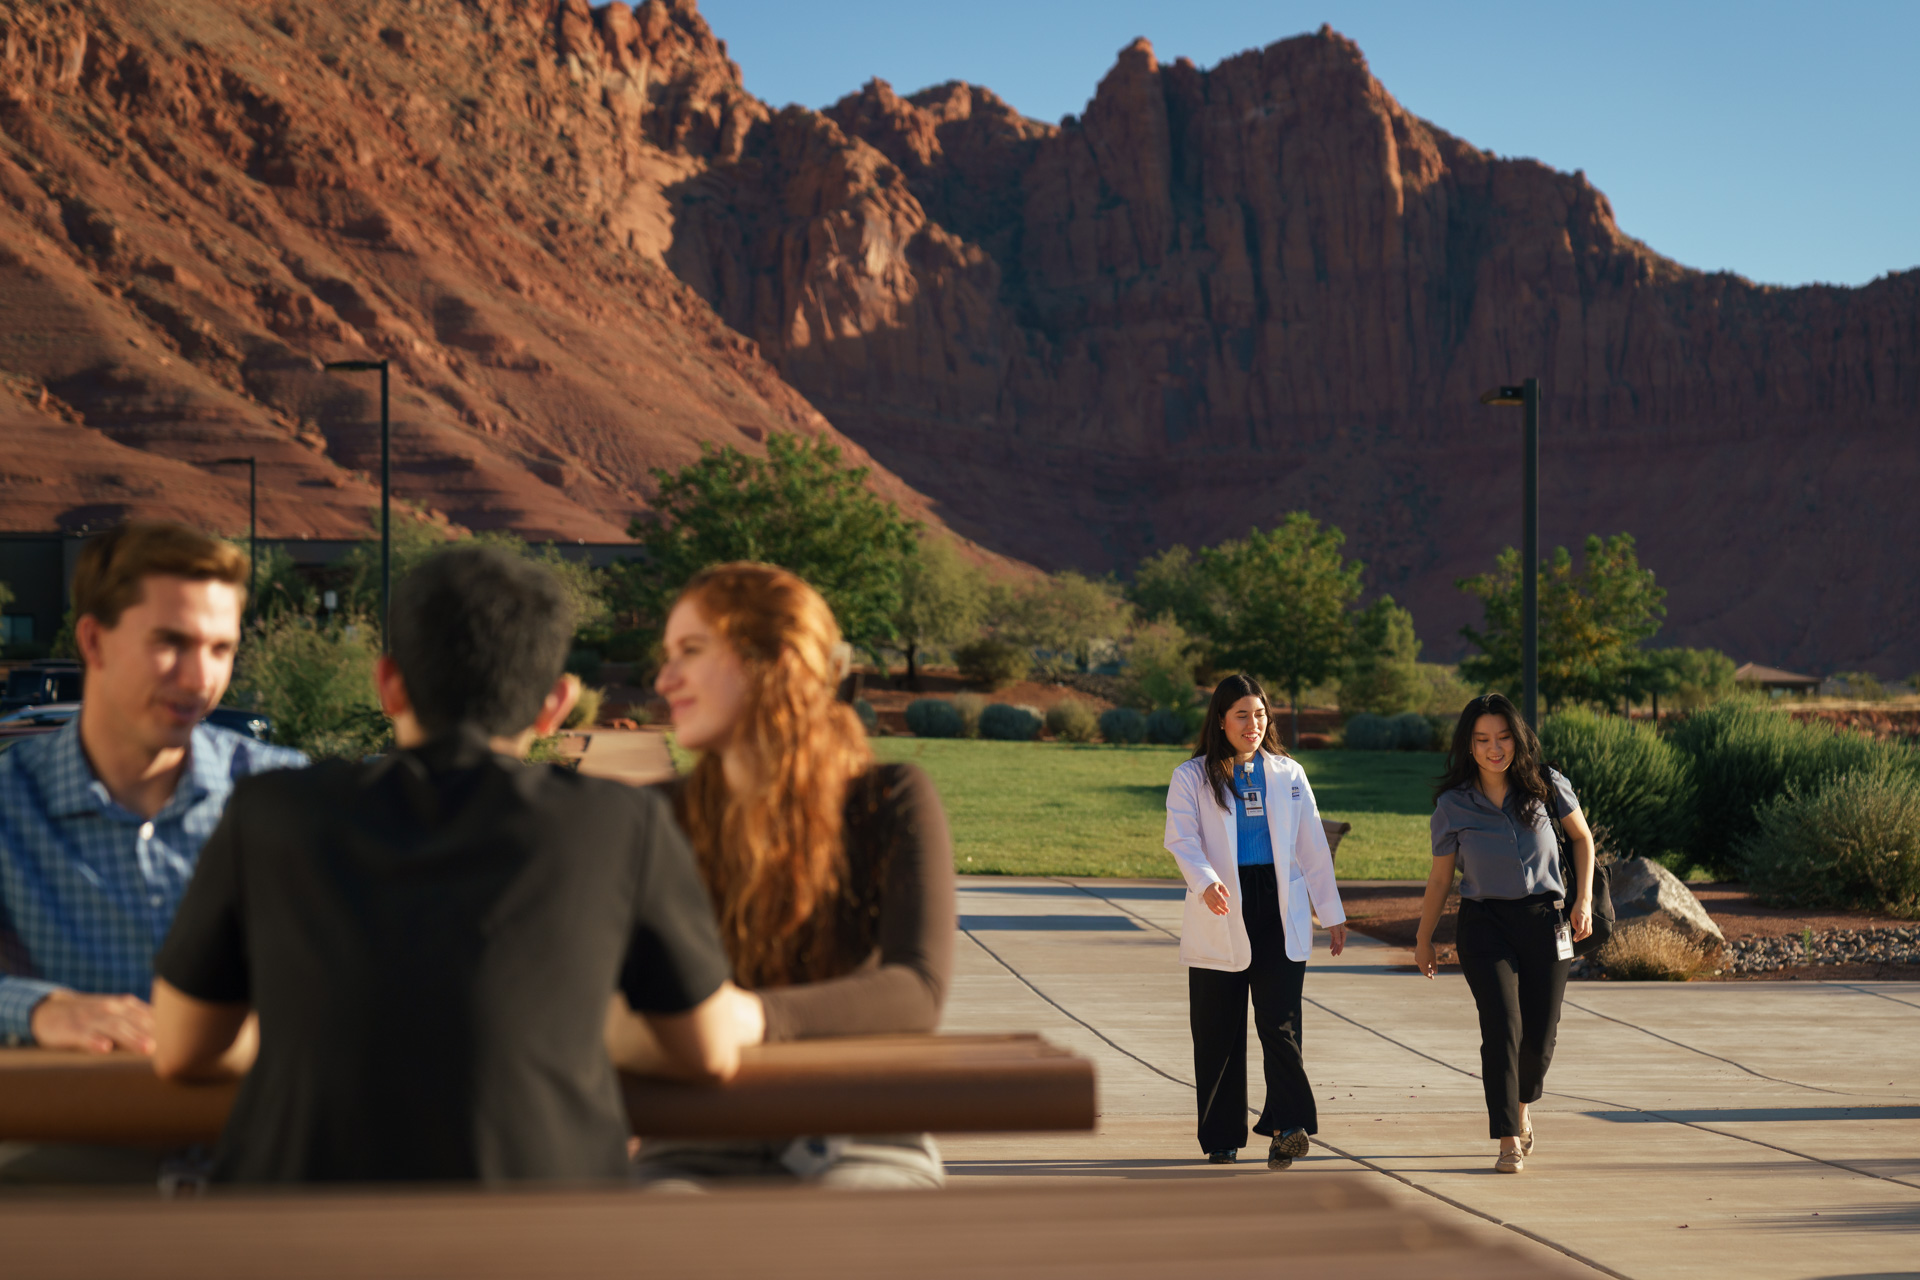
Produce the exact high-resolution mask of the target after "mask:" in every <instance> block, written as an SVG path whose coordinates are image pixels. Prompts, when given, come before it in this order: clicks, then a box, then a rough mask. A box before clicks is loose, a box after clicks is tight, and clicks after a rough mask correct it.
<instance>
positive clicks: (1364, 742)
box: [1346, 711, 1399, 751]
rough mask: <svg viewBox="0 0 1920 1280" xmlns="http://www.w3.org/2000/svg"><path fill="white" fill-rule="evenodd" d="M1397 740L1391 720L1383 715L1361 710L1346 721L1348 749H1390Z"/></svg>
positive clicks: (1397, 736)
mask: <svg viewBox="0 0 1920 1280" xmlns="http://www.w3.org/2000/svg"><path fill="white" fill-rule="evenodd" d="M1398 742H1399V735H1398V733H1397V732H1396V731H1395V729H1394V726H1393V721H1391V720H1389V719H1387V718H1386V717H1385V716H1376V715H1374V714H1373V713H1372V712H1368V711H1362V712H1361V713H1360V714H1359V715H1357V716H1354V717H1352V718H1351V719H1349V720H1348V721H1347V731H1346V743H1347V750H1349V751H1392V750H1393V749H1394V747H1395V746H1396V745H1397V744H1398Z"/></svg>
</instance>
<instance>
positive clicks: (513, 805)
mask: <svg viewBox="0 0 1920 1280" xmlns="http://www.w3.org/2000/svg"><path fill="white" fill-rule="evenodd" d="M572 634H573V619H572V616H571V611H570V610H569V608H568V605H567V601H566V597H565V595H564V593H563V591H562V589H561V587H560V584H559V583H558V582H557V581H556V580H555V579H554V578H553V576H552V575H551V574H549V573H547V572H546V571H545V570H544V569H541V568H539V567H538V566H536V565H534V564H532V563H530V562H528V561H526V560H524V559H521V558H518V557H515V556H513V555H510V554H508V553H506V552H503V551H500V550H497V549H489V548H474V547H468V548H459V549H454V550H449V551H445V552H442V553H440V554H439V555H437V556H435V557H433V558H432V559H431V560H429V561H427V562H426V563H425V564H424V565H422V566H421V567H420V568H418V569H416V570H415V571H414V572H412V573H411V574H409V575H408V577H407V578H406V580H405V581H404V582H403V583H402V584H401V586H400V589H399V590H398V591H397V592H396V593H395V597H394V602H393V621H392V636H391V639H392V652H391V654H390V656H386V657H382V658H381V659H380V661H379V666H378V671H377V681H378V685H379V692H380V700H381V705H382V706H383V708H384V709H385V710H386V712H387V714H388V715H389V716H390V717H391V718H392V720H393V723H394V740H395V748H396V749H395V750H393V751H392V752H391V753H389V754H388V755H387V756H385V757H383V758H380V759H378V760H375V761H372V762H369V763H349V762H346V761H329V762H325V763H322V764H318V765H315V766H314V767H312V768H309V769H304V770H297V771H282V772H279V773H273V774H267V775H263V776H260V777H256V778H250V779H246V780H243V781H242V782H241V783H240V785H239V786H238V787H237V788H236V789H235V791H234V794H233V798H232V800H231V801H230V802H229V803H228V805H227V809H226V813H225V816H224V817H223V818H222V820H221V822H220V825H219V826H218V827H217V828H216V829H215V831H214V833H213V835H212V836H211V837H210V838H209V839H208V841H207V844H206V846H205V848H204V850H203V851H202V853H201V857H200V865H199V869H198V871H197V873H196V874H195V876H194V878H193V881H192V883H191V884H190V885H189V886H188V889H187V892H186V896H185V899H184V901H183V902H182V903H181V906H180V910H179V913H178V915H177V916H176V918H175V920H174V924H173V929H172V932H171V933H170V934H169V935H168V937H167V940H166V943H165V945H164V946H163V948H162V949H161V952H160V957H159V960H158V963H157V965H156V969H157V972H158V979H157V980H156V982H155V984H154V1016H155V1020H156V1023H157V1033H156V1039H157V1048H156V1050H155V1053H154V1065H155V1069H156V1070H157V1071H158V1072H159V1073H160V1074H161V1075H162V1076H163V1077H167V1078H171V1079H217V1078H222V1077H231V1076H233V1075H235V1074H238V1073H241V1072H245V1073H246V1079H245V1082H244V1083H243V1084H242V1085H241V1088H240V1094H239V1097H238V1099H237V1100H236V1102H235V1105H234V1108H233V1112H232V1115H231V1116H230V1117H229V1120H228V1123H227V1128H226V1132H225V1134H224V1136H223V1137H222V1139H221V1144H220V1150H219V1153H218V1156H217V1158H216V1161H215V1166H214V1176H215V1178H216V1179H217V1180H223V1181H244V1182H312V1181H355V1182H364V1181H394V1180H427V1181H460V1180H480V1181H485V1182H507V1181H520V1180H548V1181H555V1180H564V1181H579V1180H586V1179H595V1178H620V1177H623V1176H624V1175H625V1173H626V1150H627V1141H626V1140H627V1125H626V1118H625V1110H624V1108H623V1106H622V1104H621V1097H620V1091H619V1088H618V1085H617V1081H616V1078H615V1073H614V1068H613V1063H612V1060H611V1059H610V1057H609V1054H608V1049H607V1044H608V1043H609V1042H610V1041H612V1040H614V1039H615V1038H616V1037H618V1036H620V1035H622V1034H625V1035H627V1036H629V1037H633V1038H641V1039H644V1040H646V1041H647V1042H648V1043H649V1044H650V1045H652V1046H654V1047H655V1048H654V1052H653V1053H652V1055H651V1061H652V1064H653V1066H654V1068H655V1069H656V1070H660V1071H662V1072H665V1073H668V1074H675V1075H679V1076H682V1077H686V1078H692V1079H724V1078H726V1077H728V1076H730V1075H731V1074H732V1073H733V1071H734V1070H735V1068H736V1066H737V1064H738V1060H739V1051H738V1037H737V1034H736V1031H735V1027H736V1024H737V1022H738V1019H739V1012H738V1008H737V1005H736V1002H737V1001H739V1000H740V999H742V997H740V995H739V993H738V992H737V989H736V988H734V987H733V985H732V984H731V983H730V982H729V981H728V974H729V971H730V966H729V963H728V960H727V955H726V952H725V950H724V949H723V948H722V947H721V945H720V940H719V936H718V933H717V930H716V928H715V925H714V921H713V915H712V911H711V909H710V907H709V906H708V902H707V894H706V889H705V886H704V885H703V884H702V882H701V880H700V876H699V873H698V872H697V870H696V869H695V865H694V860H693V855H692V853H691V851H690V850H689V849H688V846H687V844H686V841H685V839H684V838H683V837H682V836H681V835H680V833H679V830H678V828H677V827H676V825H675V823H674V821H673V817H672V814H671V813H670V812H669V811H668V809H667V806H666V805H665V803H664V802H663V801H661V800H660V799H659V798H657V797H656V796H655V795H654V794H652V793H651V792H648V791H643V790H638V789H635V788H632V787H627V786H623V785H622V784H620V783H617V782H611V781H606V780H602V779H595V778H589V777H582V776H580V775H579V774H577V773H575V772H573V771H571V770H568V769H565V768H561V767H558V766H551V765H531V764H527V763H524V762H523V757H524V756H525V754H526V750H527V746H528V743H529V741H530V739H531V738H532V736H533V735H535V734H547V733H551V732H553V731H554V730H555V729H556V728H557V727H558V726H559V725H560V723H561V722H562V721H563V720H564V719H565V717H566V714H567V712H568V711H569V710H570V709H571V707H572V704H573V701H574V699H575V697H576V696H577V694H578V688H579V686H578V685H577V684H576V683H575V682H574V681H572V680H571V679H570V678H568V677H566V676H564V675H563V674H562V669H563V666H564V664H565V659H566V654H567V649H568V646H569V644H570V642H571V637H572ZM610 1002H611V1009H612V1012H611V1013H610V1012H609V1009H610ZM255 1012H257V1014H258V1019H257V1024H256V1022H255V1021H254V1020H253V1019H252V1018H250V1016H249V1015H250V1013H255ZM623 1021H624V1022H627V1023H631V1024H632V1025H631V1026H630V1027H624V1028H623V1027H622V1026H621V1025H620V1024H621V1023H622V1022H623ZM256 1026H257V1034H256ZM256 1055H257V1056H256ZM249 1067H251V1069H250V1070H249Z"/></svg>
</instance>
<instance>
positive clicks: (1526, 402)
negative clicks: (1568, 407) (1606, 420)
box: [1480, 378, 1540, 729]
mask: <svg viewBox="0 0 1920 1280" xmlns="http://www.w3.org/2000/svg"><path fill="white" fill-rule="evenodd" d="M1480 403H1481V404H1500V405H1518V406H1519V407H1520V409H1521V411H1522V413H1521V417H1522V427H1521V432H1522V440H1521V445H1520V450H1521V465H1520V471H1521V481H1520V485H1521V499H1520V690H1521V692H1520V702H1521V706H1520V713H1521V714H1522V715H1524V716H1526V718H1527V723H1528V724H1530V725H1532V726H1533V727H1534V728H1536V729H1538V728H1539V727H1540V379H1538V378H1528V379H1527V380H1526V381H1525V382H1522V383H1521V384H1520V385H1519V386H1517V387H1495V388H1494V389H1493V390H1492V391H1489V392H1487V393H1486V394H1485V395H1483V396H1481V397H1480Z"/></svg>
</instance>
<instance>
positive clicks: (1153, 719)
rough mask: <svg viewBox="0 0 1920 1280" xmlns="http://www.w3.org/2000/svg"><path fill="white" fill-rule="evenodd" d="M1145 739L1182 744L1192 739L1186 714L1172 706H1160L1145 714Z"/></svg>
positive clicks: (1173, 744) (1168, 743)
mask: <svg viewBox="0 0 1920 1280" xmlns="http://www.w3.org/2000/svg"><path fill="white" fill-rule="evenodd" d="M1147 741H1148V742H1158V743H1163V744H1165V745H1167V746H1183V745H1185V744H1186V743H1189V742H1191V741H1193V731H1192V729H1190V728H1189V727H1188V722H1187V717H1186V716H1183V715H1181V714H1180V713H1179V712H1178V711H1175V710H1174V709H1173V708H1172V707H1160V708H1157V709H1156V710H1155V711H1153V712H1152V714H1150V715H1148V716H1147Z"/></svg>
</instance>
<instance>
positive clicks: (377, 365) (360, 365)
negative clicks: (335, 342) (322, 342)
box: [321, 360, 387, 373]
mask: <svg viewBox="0 0 1920 1280" xmlns="http://www.w3.org/2000/svg"><path fill="white" fill-rule="evenodd" d="M321 367H322V368H325V369H331V370H334V371H336V372H339V373H370V372H372V371H373V370H375V369H384V368H386V367H387V362H386V361H385V360H329V361H327V363H326V364H324V365H322V366H321Z"/></svg>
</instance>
